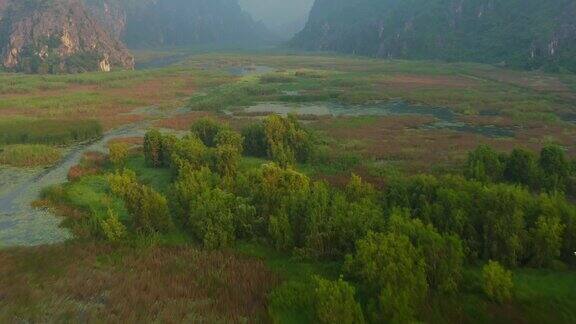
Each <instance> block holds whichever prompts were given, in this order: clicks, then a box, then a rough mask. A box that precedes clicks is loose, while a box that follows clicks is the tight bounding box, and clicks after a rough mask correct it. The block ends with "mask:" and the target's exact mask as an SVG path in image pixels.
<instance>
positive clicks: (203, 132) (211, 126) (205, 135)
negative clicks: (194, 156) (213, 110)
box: [190, 117, 227, 147]
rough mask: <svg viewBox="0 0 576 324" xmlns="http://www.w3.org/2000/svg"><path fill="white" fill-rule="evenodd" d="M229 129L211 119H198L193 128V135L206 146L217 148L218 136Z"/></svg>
mask: <svg viewBox="0 0 576 324" xmlns="http://www.w3.org/2000/svg"><path fill="white" fill-rule="evenodd" d="M225 129H227V127H226V126H224V125H222V124H221V123H219V122H218V121H216V120H215V119H213V118H210V117H204V118H200V119H198V120H197V121H196V122H194V124H192V126H191V129H190V130H191V131H192V134H193V135H195V136H196V137H198V138H199V139H200V140H201V141H202V142H203V143H204V145H206V146H208V147H215V146H216V144H217V142H216V137H217V136H218V134H219V133H220V132H221V131H223V130H225Z"/></svg>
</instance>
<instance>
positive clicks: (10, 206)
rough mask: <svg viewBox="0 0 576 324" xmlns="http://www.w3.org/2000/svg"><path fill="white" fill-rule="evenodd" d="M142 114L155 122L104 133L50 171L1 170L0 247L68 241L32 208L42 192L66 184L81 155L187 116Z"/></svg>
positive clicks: (44, 213)
mask: <svg viewBox="0 0 576 324" xmlns="http://www.w3.org/2000/svg"><path fill="white" fill-rule="evenodd" d="M141 110H144V111H146V112H147V115H149V116H153V117H154V118H153V119H149V120H145V121H140V122H137V123H132V124H127V125H124V126H121V127H119V128H116V129H114V130H111V131H109V132H107V133H105V134H104V135H103V136H102V137H101V138H100V139H98V140H97V141H95V142H92V143H87V144H80V145H77V146H75V147H73V148H71V149H70V150H69V151H68V153H67V154H66V155H65V156H64V157H63V158H62V159H61V160H60V162H59V163H58V164H57V165H55V166H53V167H51V168H48V169H41V170H26V169H19V168H8V167H5V168H1V167H0V184H1V185H0V247H7V246H35V245H42V244H52V243H58V242H62V241H65V240H66V239H68V238H71V236H72V235H71V233H70V232H69V231H68V230H67V229H65V228H62V227H60V223H61V219H60V218H59V217H57V216H55V215H53V214H52V213H51V212H50V211H48V210H46V209H42V208H34V207H32V203H33V202H34V201H35V200H37V199H38V198H39V197H40V195H41V192H42V190H43V189H44V188H46V187H50V186H53V185H57V184H62V183H65V182H66V181H68V180H67V176H68V171H69V170H70V168H72V167H73V166H75V165H77V164H78V163H79V162H80V161H81V159H82V156H83V155H84V153H86V152H101V153H107V151H108V149H107V147H106V143H108V141H110V140H112V139H117V138H125V137H135V136H144V134H145V132H146V130H147V128H148V127H149V126H151V125H152V124H153V123H154V122H155V121H157V120H159V119H162V118H168V117H172V116H174V115H178V114H183V113H185V112H187V110H186V109H176V110H173V111H171V112H159V111H158V109H156V108H150V107H147V108H141Z"/></svg>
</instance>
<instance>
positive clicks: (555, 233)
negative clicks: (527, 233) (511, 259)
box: [531, 194, 566, 266]
mask: <svg viewBox="0 0 576 324" xmlns="http://www.w3.org/2000/svg"><path fill="white" fill-rule="evenodd" d="M538 201H539V204H538V205H539V206H538V207H539V216H538V218H537V220H536V224H535V226H534V227H533V228H532V230H531V234H532V240H533V243H532V246H533V247H532V252H533V257H532V262H533V264H534V265H536V266H551V265H552V264H553V262H554V261H556V260H558V259H559V258H560V255H561V250H562V243H563V238H564V231H565V229H566V226H565V225H564V224H563V220H562V215H561V210H560V208H558V207H559V206H557V205H556V204H557V200H556V199H555V198H554V197H551V196H549V195H546V194H543V195H541V196H540V198H539V199H538Z"/></svg>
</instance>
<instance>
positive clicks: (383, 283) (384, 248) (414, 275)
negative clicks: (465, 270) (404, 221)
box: [345, 233, 428, 323]
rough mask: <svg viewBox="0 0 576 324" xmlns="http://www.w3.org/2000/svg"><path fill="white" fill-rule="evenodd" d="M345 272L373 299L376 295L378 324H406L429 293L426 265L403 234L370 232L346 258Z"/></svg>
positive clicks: (411, 319)
mask: <svg viewBox="0 0 576 324" xmlns="http://www.w3.org/2000/svg"><path fill="white" fill-rule="evenodd" d="M345 267H346V269H347V270H348V272H349V273H350V274H351V275H353V276H355V277H356V278H358V279H359V280H360V281H361V282H362V284H363V285H365V286H366V287H367V289H368V291H371V295H372V296H377V300H378V302H377V309H378V311H376V314H375V316H374V317H375V319H374V320H375V321H378V322H382V321H385V322H391V323H407V322H411V321H413V320H414V319H415V316H416V313H417V312H418V310H419V309H420V307H421V306H422V304H423V303H424V301H425V298H426V295H427V293H428V284H427V282H426V263H425V262H424V260H423V258H422V257H421V255H420V253H418V250H417V249H416V248H415V247H414V246H413V245H412V243H410V239H409V238H408V237H406V236H404V235H398V234H395V233H388V234H383V233H376V234H375V233H369V234H368V235H367V237H366V238H364V239H361V240H359V241H358V242H357V244H356V253H355V254H354V255H352V256H348V257H347V258H346V264H345Z"/></svg>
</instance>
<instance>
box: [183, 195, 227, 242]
mask: <svg viewBox="0 0 576 324" xmlns="http://www.w3.org/2000/svg"><path fill="white" fill-rule="evenodd" d="M235 202H236V200H235V197H234V195H232V194H230V193H227V192H224V191H222V190H220V189H218V188H216V189H211V190H204V191H202V192H201V193H200V194H199V195H198V196H196V197H195V198H194V199H192V200H191V201H190V220H189V223H190V226H191V228H192V232H193V233H194V234H195V235H196V236H197V237H198V238H199V239H200V240H201V242H202V244H203V245H204V247H206V248H208V249H217V248H222V247H228V246H230V245H231V244H232V243H233V242H234V241H235V239H236V237H235V228H234V214H233V207H234V205H235Z"/></svg>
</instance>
